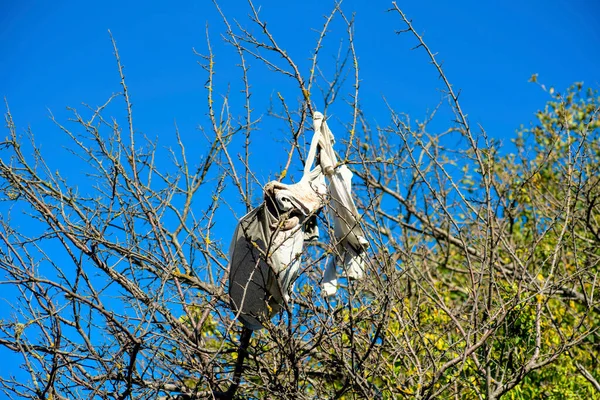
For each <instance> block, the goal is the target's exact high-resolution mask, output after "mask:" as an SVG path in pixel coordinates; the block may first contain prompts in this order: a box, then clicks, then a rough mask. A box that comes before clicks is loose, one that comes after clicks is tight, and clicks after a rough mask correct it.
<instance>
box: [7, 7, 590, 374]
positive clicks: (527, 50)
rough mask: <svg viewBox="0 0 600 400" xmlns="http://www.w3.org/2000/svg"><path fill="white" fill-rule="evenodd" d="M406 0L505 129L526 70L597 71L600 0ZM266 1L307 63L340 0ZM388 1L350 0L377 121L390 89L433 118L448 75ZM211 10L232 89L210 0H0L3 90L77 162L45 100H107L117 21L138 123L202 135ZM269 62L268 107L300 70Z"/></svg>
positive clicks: (558, 78)
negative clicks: (417, 47) (283, 71)
mask: <svg viewBox="0 0 600 400" xmlns="http://www.w3.org/2000/svg"><path fill="white" fill-rule="evenodd" d="M398 4H399V6H400V7H401V8H402V9H403V10H404V11H405V12H406V13H407V14H408V16H409V17H410V18H412V20H413V22H414V25H415V27H416V28H417V30H418V31H419V32H420V33H422V34H423V35H424V38H425V40H426V42H427V43H428V45H429V46H430V47H431V48H432V50H433V51H434V52H437V53H438V59H439V61H443V62H444V68H445V70H446V72H447V75H448V77H449V78H450V80H451V82H452V83H453V84H454V86H455V88H457V89H460V90H461V93H462V94H461V100H462V106H463V108H464V110H465V111H466V112H467V113H468V115H469V118H470V120H471V123H477V124H481V125H482V126H483V127H484V128H485V129H486V131H487V132H488V133H489V134H490V135H492V136H494V137H496V138H500V139H505V140H507V139H509V138H511V137H512V136H513V135H514V132H515V130H516V129H517V128H518V127H519V126H520V125H521V124H525V125H526V124H528V123H529V122H530V121H533V115H534V112H535V111H536V110H537V109H539V108H541V107H543V105H544V103H545V102H546V101H547V100H548V98H547V96H546V95H545V94H544V92H543V91H542V90H540V89H539V88H538V87H537V86H536V85H533V84H530V83H528V82H527V81H528V79H529V77H530V76H531V75H532V74H534V73H538V74H539V80H540V82H542V83H545V84H546V85H548V86H554V87H556V88H557V89H559V90H562V89H564V88H565V87H567V86H568V85H570V84H571V83H573V82H575V81H584V82H585V84H586V85H588V86H591V87H594V88H598V86H599V84H600V2H598V1H597V0H532V1H514V0H510V1H475V0H455V1H410V2H409V1H406V2H404V1H399V3H398ZM256 5H260V6H262V14H261V15H262V17H263V19H264V20H265V21H267V22H268V24H269V25H268V26H269V28H270V29H271V30H272V31H273V33H274V34H275V35H276V37H277V39H278V41H279V43H280V45H281V46H282V47H284V48H285V49H286V50H287V51H288V52H289V53H290V54H291V55H292V57H294V58H295V59H296V60H298V62H299V64H301V67H305V66H307V65H308V64H307V61H306V59H307V58H308V57H309V55H310V52H311V50H312V49H313V48H314V44H315V39H316V33H315V32H314V31H313V30H312V29H313V28H316V29H319V28H320V27H321V26H322V24H323V18H322V16H323V15H324V14H327V13H329V12H330V10H331V7H332V3H331V2H328V1H322V0H319V1H316V0H310V1H296V2H292V1H275V0H265V1H258V0H257V1H256ZM221 6H222V8H223V10H224V11H225V13H226V14H228V15H229V16H230V17H231V18H232V19H233V18H235V19H237V20H238V21H240V22H242V24H244V25H249V23H248V22H247V19H246V15H247V13H248V7H247V5H246V3H245V2H243V1H235V2H234V1H232V0H228V1H226V0H224V1H222V4H221ZM390 7H391V3H389V2H387V1H369V2H367V1H359V0H346V1H344V2H343V9H344V10H345V11H346V12H347V13H351V12H353V11H355V12H356V43H355V45H356V50H357V53H358V56H359V63H360V68H361V72H360V73H361V79H362V83H361V85H362V86H361V101H362V103H363V104H364V105H365V107H367V108H369V111H370V118H372V119H373V121H371V122H372V123H376V122H377V121H378V120H379V119H381V120H384V119H386V115H387V113H386V110H385V109H384V108H383V107H381V112H380V113H379V112H378V111H377V110H378V108H377V107H380V106H382V101H381V98H382V96H385V97H386V98H387V100H388V101H389V102H390V104H392V105H393V107H394V108H395V109H396V110H397V111H403V112H407V113H409V114H412V115H413V116H415V117H416V118H422V117H423V116H424V115H425V112H426V110H427V109H431V108H432V107H434V106H435V105H436V104H437V102H438V101H439V98H440V94H439V91H438V90H437V89H439V88H441V87H442V86H441V82H440V81H439V80H438V79H437V74H436V72H435V70H434V69H433V67H432V66H431V65H429V64H428V62H427V59H426V57H425V55H424V53H422V52H420V51H411V50H410V49H411V47H412V46H413V45H414V40H413V39H412V38H410V37H409V36H397V35H395V34H394V31H395V30H398V29H402V28H403V24H402V22H401V21H400V19H399V17H398V16H397V15H396V14H394V13H386V10H387V9H389V8H390ZM207 24H208V29H209V35H210V39H211V42H212V45H213V48H214V51H215V55H216V57H217V58H216V62H217V64H216V67H217V84H218V85H219V86H218V87H219V88H220V90H221V91H222V92H224V91H225V90H226V88H227V83H228V82H234V83H235V82H237V84H239V70H238V69H237V68H236V67H235V64H236V63H238V58H237V56H236V55H235V53H234V52H232V51H231V50H227V48H226V46H225V45H224V43H223V41H222V40H221V38H220V33H221V32H223V31H224V26H223V24H222V21H221V19H220V17H219V16H218V14H217V13H216V11H215V9H214V7H213V5H212V3H211V2H210V1H206V0H196V1H189V0H183V1H179V2H171V3H167V2H158V1H130V2H123V1H114V0H107V1H96V2H83V1H78V2H75V1H55V2H50V1H38V2H34V1H29V0H22V1H9V0H0V96H3V97H6V99H7V101H8V103H9V106H10V108H11V111H12V113H13V116H14V118H15V121H16V123H17V125H18V126H19V127H20V129H21V130H24V129H25V128H26V127H27V126H30V127H31V128H32V130H33V131H34V133H35V134H36V135H37V140H38V141H39V142H40V143H41V144H42V147H43V149H44V150H45V151H46V152H47V154H48V155H49V157H50V158H51V159H50V162H51V163H53V165H55V166H56V167H57V168H62V169H65V170H66V169H68V167H69V165H68V164H66V163H65V162H64V161H63V158H62V157H61V156H60V154H61V152H60V149H61V146H63V145H64V144H65V140H64V135H62V134H61V132H60V131H59V130H58V129H57V128H56V127H55V126H53V124H52V123H51V122H50V120H49V118H48V115H49V112H48V109H50V110H51V111H52V112H53V113H54V114H55V115H56V117H57V119H59V120H64V119H66V118H67V116H68V113H67V112H66V111H65V107H67V106H72V107H78V106H80V105H81V103H82V102H84V103H87V104H90V105H92V106H96V105H100V104H102V103H104V102H105V101H106V99H107V98H108V97H109V96H110V95H111V94H112V93H115V92H118V91H120V87H119V78H118V72H117V69H116V64H115V60H114V57H113V55H112V52H113V50H112V45H111V43H110V39H109V36H108V33H107V30H108V29H110V30H111V31H112V33H113V35H114V37H115V39H116V41H117V45H118V47H119V51H120V54H121V58H122V62H123V64H124V65H125V68H126V70H125V72H126V75H127V79H128V82H129V88H130V90H131V96H132V100H133V103H134V113H135V114H134V117H135V121H136V127H137V129H139V130H140V131H143V132H144V133H146V134H147V135H148V136H150V137H158V138H161V137H163V136H166V135H168V136H171V135H172V133H173V131H174V122H175V121H176V122H177V125H178V127H179V129H180V130H181V131H183V132H184V133H187V134H188V135H194V134H197V135H199V133H197V131H196V127H197V126H198V124H201V123H202V124H204V123H206V108H205V97H206V94H205V91H204V89H203V86H204V83H205V81H206V75H205V74H204V72H203V71H202V70H201V68H200V67H199V66H198V65H197V61H199V59H198V57H197V56H196V55H194V54H193V51H192V49H193V48H195V49H196V50H197V51H198V52H200V53H204V52H205V51H206V25H207ZM333 28H334V29H333V31H332V32H331V33H330V40H329V42H328V43H329V45H330V47H329V52H330V53H331V54H334V53H335V52H336V50H337V44H336V43H337V41H338V39H337V38H339V37H342V36H344V31H343V30H342V29H340V28H342V27H341V25H336V26H334V27H333ZM336 29H337V30H336ZM329 59H330V58H329ZM322 60H323V61H326V60H328V58H327V57H324V58H323V59H322ZM324 67H325V66H324ZM264 72H265V71H264V69H261V68H260V67H255V68H254V69H252V70H251V75H250V78H251V80H252V84H253V89H254V97H253V99H254V100H255V101H256V103H255V108H256V115H257V116H258V115H260V114H262V113H264V112H266V109H260V108H259V107H260V106H261V105H265V106H266V104H267V103H268V99H269V97H270V96H271V95H272V94H273V93H275V92H277V91H279V90H281V89H282V87H283V86H284V85H289V84H290V83H289V82H283V81H278V80H273V79H271V78H270V75H268V74H265V73H264ZM303 72H304V73H307V69H306V68H305V69H304V70H303ZM232 93H233V94H232V97H235V93H234V92H233V91H232ZM237 101H238V103H236V100H235V99H232V106H233V107H236V106H239V104H241V103H240V100H237ZM238 113H241V109H240V111H239V112H236V114H238ZM122 122H123V123H124V122H125V121H122ZM3 134H4V133H3ZM199 143H202V141H199ZM276 145H277V144H276V143H275V144H271V146H276ZM270 149H272V147H271V148H270ZM53 157H54V159H52V158H53ZM265 161H268V158H265V157H257V158H256V161H255V164H254V167H255V168H256V169H257V172H258V174H259V176H264V177H267V176H268V175H269V174H270V173H272V172H273V171H275V172H277V171H279V166H273V165H269V164H268V163H266V162H265ZM261 169H264V171H262V172H261ZM265 181H266V178H265ZM2 207H4V206H3V205H2V204H0V212H3V208H2ZM231 229H233V228H232V227H231ZM227 232H229V231H227ZM226 240H228V239H226ZM0 279H1V278H0ZM0 297H3V296H2V295H1V293H0ZM6 304H7V303H6V302H4V301H2V302H1V305H0V309H3V310H2V311H0V317H2V316H6V315H7V314H9V312H10V311H9V310H7V309H6V308H5V307H7V306H6ZM5 354H6V351H5V350H2V349H0V355H2V356H0V359H2V361H3V362H0V373H4V372H6V371H11V368H14V364H11V363H10V362H6V360H11V359H12V360H15V359H14V358H10V357H11V356H10V355H8V354H6V357H7V358H5V357H4V355H5Z"/></svg>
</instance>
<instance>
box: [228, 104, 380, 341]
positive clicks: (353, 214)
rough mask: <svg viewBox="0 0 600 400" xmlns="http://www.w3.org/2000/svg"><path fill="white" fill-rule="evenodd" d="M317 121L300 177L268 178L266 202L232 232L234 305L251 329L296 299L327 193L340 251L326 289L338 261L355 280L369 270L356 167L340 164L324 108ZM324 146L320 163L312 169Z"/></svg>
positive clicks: (333, 282) (331, 288) (328, 289)
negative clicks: (307, 245) (355, 194)
mask: <svg viewBox="0 0 600 400" xmlns="http://www.w3.org/2000/svg"><path fill="white" fill-rule="evenodd" d="M313 124H314V128H315V134H314V136H313V139H312V142H311V146H310V151H309V154H308V157H307V161H306V164H305V168H304V175H303V177H302V179H301V180H300V182H298V183H296V184H292V185H287V184H283V183H280V182H277V181H273V182H269V183H268V184H266V185H265V188H264V201H263V203H262V204H260V205H259V206H258V207H257V208H255V209H253V210H252V211H250V212H249V213H248V214H246V215H245V216H244V217H242V218H241V219H240V221H239V223H238V226H237V228H236V230H235V233H234V235H233V239H232V242H231V246H230V249H229V296H230V301H231V308H232V309H233V311H234V312H235V313H236V317H237V318H238V319H239V320H240V321H241V322H242V323H243V324H244V326H246V327H247V328H249V329H252V330H257V329H260V328H262V323H263V322H264V321H266V320H268V319H270V318H271V317H273V316H274V315H275V314H276V313H277V312H279V311H280V310H281V308H282V307H283V305H284V304H285V303H286V302H287V300H288V299H289V294H290V292H291V287H292V284H293V281H294V280H295V279H296V278H297V276H298V272H299V269H300V262H301V259H300V258H301V255H302V252H303V247H304V241H305V239H308V238H313V237H315V236H316V235H318V233H316V232H317V226H316V217H315V214H316V213H317V212H318V211H319V210H320V209H321V208H322V207H323V206H324V204H325V203H326V200H327V198H328V197H329V199H330V203H329V204H330V209H331V215H332V216H333V219H334V221H335V238H336V243H337V245H336V247H337V255H336V257H334V259H333V260H332V262H331V263H329V264H328V265H327V268H326V272H325V276H324V279H323V282H324V283H323V289H324V292H325V294H327V295H332V294H334V293H335V291H336V288H337V275H336V271H335V267H336V263H340V264H342V266H343V268H344V271H345V272H346V274H347V276H348V278H350V279H359V278H361V277H362V276H363V274H364V259H363V255H364V252H365V249H366V248H367V246H368V242H367V241H366V239H365V238H364V235H363V234H362V231H361V229H360V226H359V220H360V218H359V214H358V211H357V210H356V206H355V204H354V201H353V200H352V197H351V187H350V180H351V178H352V172H350V170H349V169H348V168H347V167H346V166H344V165H343V166H337V167H336V164H337V160H336V157H335V153H334V151H333V135H332V134H331V132H330V131H329V128H328V127H327V123H326V122H325V120H324V118H323V114H321V113H318V112H317V113H315V115H314V118H313ZM317 148H320V154H319V165H317V166H316V167H315V168H314V169H311V168H312V165H313V161H314V159H315V156H316V153H317ZM325 176H327V178H328V180H329V185H328V186H326V185H325V179H324V177H325Z"/></svg>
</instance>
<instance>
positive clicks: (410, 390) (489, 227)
mask: <svg viewBox="0 0 600 400" xmlns="http://www.w3.org/2000/svg"><path fill="white" fill-rule="evenodd" d="M391 12H393V13H395V14H396V15H397V18H398V21H399V25H400V24H402V28H401V29H400V30H401V31H402V33H401V34H402V35H410V36H411V37H412V38H413V39H414V40H415V41H416V44H417V46H418V48H417V49H416V50H415V51H417V52H425V54H426V55H427V56H428V58H429V61H430V63H431V65H430V68H434V69H435V70H436V72H437V73H438V74H439V76H440V78H441V80H440V82H441V84H442V85H443V91H442V94H441V100H440V105H439V107H438V108H436V109H434V110H432V111H429V112H428V114H427V118H425V119H424V120H416V119H414V118H411V117H410V116H409V115H406V114H404V113H403V112H402V110H397V109H395V108H394V107H393V105H391V104H388V110H387V111H388V120H387V121H378V122H377V123H375V121H374V120H373V119H372V118H371V117H370V116H369V114H368V113H367V112H366V110H365V108H364V107H363V105H362V101H363V98H362V97H361V96H360V75H359V67H360V63H359V57H358V55H357V52H356V49H355V48H354V45H353V43H354V42H353V35H354V30H353V20H352V17H351V16H349V15H347V14H345V13H344V11H343V10H342V9H341V8H340V7H337V6H336V7H335V8H334V9H333V10H332V12H331V14H330V15H328V16H327V18H325V20H324V25H323V26H322V29H321V31H320V33H319V35H318V37H317V42H316V44H314V46H313V52H312V57H311V59H310V64H311V67H310V68H309V69H307V70H303V69H301V68H300V67H298V64H297V63H296V61H295V60H294V59H292V57H291V56H290V55H289V54H288V53H287V52H286V51H285V49H284V48H282V47H280V45H279V44H278V42H277V40H276V37H274V35H273V34H272V33H271V32H270V30H269V28H268V25H267V23H266V22H265V21H262V20H261V17H260V14H259V12H258V9H256V8H254V6H252V5H251V15H250V20H249V21H248V22H249V23H250V24H251V25H252V29H250V28H244V26H245V25H242V24H236V23H234V21H230V20H229V19H228V18H227V16H226V15H225V14H222V17H223V21H224V26H225V27H226V28H225V29H224V31H223V35H224V38H225V40H226V41H227V42H228V43H229V44H230V45H231V48H232V49H233V50H234V51H235V52H236V53H237V54H238V56H239V65H238V71H239V76H238V77H236V79H239V78H241V82H242V84H241V89H242V90H241V92H233V91H229V89H228V87H227V86H224V87H219V86H218V85H216V84H215V80H214V76H215V73H216V71H217V70H218V64H216V63H215V58H214V54H213V53H212V52H210V43H209V46H208V49H209V53H208V54H199V55H198V57H199V58H200V60H201V64H202V67H203V69H204V73H205V76H206V85H205V89H206V97H207V102H206V104H207V109H206V114H207V117H206V121H205V123H203V124H202V127H201V133H200V134H198V135H196V136H195V137H194V138H189V137H188V138H186V137H184V136H183V135H181V134H180V133H179V132H178V131H175V132H174V133H173V135H172V137H171V138H169V139H168V140H167V141H170V143H172V144H173V145H172V146H168V147H163V146H164V145H163V144H162V143H161V140H164V139H163V138H161V139H160V140H158V139H157V140H153V139H149V138H147V137H146V136H144V134H143V133H142V132H140V131H138V130H137V129H136V119H135V118H134V115H135V114H134V106H133V105H132V101H131V99H130V91H129V89H128V86H127V80H126V79H125V74H124V70H123V64H122V62H121V57H123V58H126V57H127V55H126V54H125V55H124V54H121V55H119V52H118V49H117V44H116V42H115V41H114V40H113V45H114V50H115V58H116V62H117V69H118V72H119V74H120V83H121V89H122V90H121V92H120V93H117V94H115V95H113V96H112V97H111V98H109V99H108V100H107V101H106V103H105V104H103V105H101V106H99V107H87V108H85V109H81V110H75V109H73V110H72V117H71V119H70V120H69V121H59V120H55V123H56V127H57V132H60V134H62V135H66V137H68V138H69V143H70V146H69V148H68V152H69V154H68V156H69V157H70V160H72V161H71V162H72V164H71V165H72V168H71V169H70V170H68V171H57V170H55V169H53V167H52V165H51V164H50V163H49V162H48V161H47V154H45V153H44V151H43V148H40V146H39V143H41V142H43V140H44V138H42V137H41V136H40V134H39V133H36V132H32V131H30V130H23V129H22V127H17V126H15V124H14V122H13V118H12V116H11V112H10V109H9V108H8V105H7V106H6V134H5V138H3V139H2V140H1V141H0V193H1V196H2V202H3V209H5V210H6V212H3V213H2V216H1V217H0V243H1V245H0V271H1V273H0V274H1V275H0V276H1V277H0V280H1V282H0V283H2V287H3V290H4V291H6V292H5V293H7V294H6V295H3V297H8V298H10V300H11V306H12V307H13V317H12V318H11V319H4V320H2V321H0V346H2V347H4V348H6V349H8V350H10V351H13V352H15V353H18V354H19V355H20V356H21V364H20V365H19V368H20V369H21V370H22V371H25V372H26V374H27V375H26V377H27V378H26V379H22V378H21V377H22V375H21V377H17V376H16V375H7V376H1V377H0V389H1V390H3V391H4V393H5V394H7V395H8V396H12V397H14V398H37V399H39V398H43V399H63V398H64V399H70V398H92V397H93V398H96V397H97V398H107V399H109V398H110V399H112V398H120V399H125V398H148V399H150V398H152V399H153V398H165V399H194V398H281V399H289V398H298V399H314V398H332V399H333V398H343V399H359V398H381V399H392V398H436V397H441V398H450V397H455V398H458V397H460V398H469V399H470V398H473V399H476V398H488V399H496V398H500V397H503V398H508V399H529V398H543V397H552V398H565V399H567V398H568V399H578V398H600V394H599V393H600V383H599V380H600V360H599V358H598V357H599V354H600V348H599V346H600V337H599V335H598V329H599V328H600V303H599V300H598V293H597V285H598V284H599V283H598V275H599V272H600V271H599V264H600V170H599V169H600V138H599V134H600V119H599V115H598V113H599V110H600V96H599V94H598V92H597V91H595V90H593V89H591V88H587V87H585V86H584V85H583V84H582V83H575V84H574V85H573V86H571V87H569V88H565V89H564V90H563V89H561V90H558V89H554V88H551V87H546V86H544V85H542V84H540V83H538V82H537V79H538V78H537V76H535V75H534V76H532V79H531V80H532V85H538V86H539V89H538V90H543V91H545V92H546V93H547V96H548V102H547V104H545V105H540V106H541V107H542V108H541V109H540V110H539V111H538V112H537V114H536V116H535V117H536V121H535V122H534V123H533V124H531V125H528V126H523V127H521V128H520V129H519V131H518V133H517V134H516V135H515V136H514V138H513V139H512V140H511V141H510V143H502V142H501V141H500V140H498V139H497V138H493V137H489V136H488V135H487V134H486V131H485V127H474V126H471V124H470V123H469V119H468V118H467V110H463V109H462V108H461V105H460V99H459V95H458V93H457V92H456V91H455V89H454V88H453V86H452V85H451V83H450V81H449V78H447V77H446V75H445V73H444V71H443V68H442V66H441V65H440V63H439V62H438V61H437V60H436V57H435V54H434V53H433V52H432V51H431V50H430V48H429V47H428V46H427V44H426V43H425V41H424V40H423V38H422V37H421V36H420V35H419V34H418V32H417V31H416V30H415V29H414V28H413V26H412V22H411V21H410V20H409V19H408V18H407V17H406V16H405V14H404V13H403V12H402V10H401V9H400V8H399V7H398V6H397V5H396V4H395V3H393V4H392V10H391ZM334 19H336V20H340V21H342V22H343V24H344V26H345V27H346V31H345V36H344V38H343V40H342V45H341V50H340V52H339V54H340V56H339V59H338V60H337V63H336V65H335V68H334V69H333V70H331V71H329V72H323V71H322V70H321V69H320V68H319V66H320V63H321V59H320V58H319V52H320V50H321V48H322V44H323V40H324V38H325V36H326V35H328V34H332V33H329V30H328V27H329V24H330V23H331V21H332V20H334ZM337 33H339V32H337ZM251 65H262V66H266V67H267V68H268V70H269V71H270V72H269V73H270V74H272V75H273V76H274V77H277V79H280V78H285V79H289V80H292V81H293V82H295V87H294V88H293V90H292V89H290V90H289V91H286V92H278V93H276V95H274V97H273V99H272V103H271V105H270V107H269V108H268V109H266V110H254V109H253V103H252V82H251V79H250V77H249V75H248V70H249V68H250V66H251ZM233 97H235V100H232V103H235V104H240V107H238V108H236V109H234V108H233V107H230V98H233ZM123 110H125V112H123ZM331 110H335V114H336V117H335V118H332V119H331V120H330V126H331V127H332V130H334V132H335V133H336V137H337V138H338V142H337V144H336V149H337V151H338V158H339V162H340V164H343V165H346V166H348V167H349V168H350V169H351V170H352V171H353V172H354V181H353V185H354V186H353V193H354V196H355V201H356V203H357V206H358V209H359V212H360V214H361V216H362V219H361V227H362V229H363V231H364V233H365V237H366V238H367V239H368V241H369V244H370V249H369V250H368V260H367V263H366V264H367V271H366V276H365V277H364V278H363V279H361V280H356V281H353V280H347V279H343V278H342V279H340V282H341V284H340V288H339V291H338V293H337V294H336V295H335V296H334V297H326V296H324V295H323V293H322V291H321V289H320V284H321V282H322V280H323V270H324V268H325V265H326V263H327V262H328V259H329V258H330V257H332V256H334V255H335V254H336V252H337V251H338V250H337V249H336V243H335V242H336V241H335V237H334V234H333V222H332V220H331V216H330V215H328V214H326V213H322V214H319V215H318V224H319V227H320V231H321V237H320V239H319V240H317V241H315V242H314V243H311V244H309V245H308V246H306V247H305V251H304V254H303V255H302V257H303V260H302V266H301V272H302V273H301V275H300V277H299V278H298V279H297V280H296V282H295V290H294V292H293V294H292V298H291V300H290V301H289V302H288V304H287V305H286V307H284V309H283V310H282V311H281V312H280V313H278V315H277V316H276V317H275V318H274V319H273V320H272V321H271V322H270V323H269V324H267V325H266V326H265V328H264V329H262V330H258V331H256V332H255V333H254V335H252V337H248V336H245V337H244V336H243V330H242V326H241V324H240V323H239V322H238V321H237V320H236V319H235V315H234V314H233V313H232V312H231V310H230V308H229V300H228V297H227V290H226V281H227V263H228V251H229V239H230V238H229V237H219V236H218V234H217V233H215V232H219V230H218V227H219V225H220V224H229V225H234V224H235V221H236V220H237V219H238V218H240V217H241V216H242V215H244V214H246V212H248V211H249V210H251V209H252V208H253V207H254V206H256V205H257V204H258V203H260V202H261V201H262V186H263V185H264V184H265V183H266V181H264V180H262V178H261V177H260V176H259V175H258V174H257V173H256V171H254V170H253V169H252V168H251V159H252V158H253V157H265V156H267V157H270V156H271V155H269V154H266V155H265V154H261V152H260V149H261V141H263V140H266V139H265V138H264V137H263V138H261V137H259V136H258V134H257V131H258V128H259V127H260V126H261V124H264V123H265V121H266V120H267V119H268V120H269V121H270V123H271V124H275V125H276V126H277V128H278V129H279V130H280V131H281V132H283V134H282V135H280V138H283V140H281V141H280V142H279V143H278V145H279V146H281V154H283V158H282V159H281V169H280V171H278V172H277V175H276V176H275V177H274V179H276V180H280V181H287V182H289V181H292V182H293V181H294V179H297V177H298V176H300V174H299V172H298V171H300V170H302V166H303V163H304V161H305V160H306V155H307V154H306V153H307V151H308V145H307V144H308V142H309V141H310V136H311V133H312V131H311V129H312V128H311V126H312V125H311V123H312V116H313V115H314V113H315V112H317V111H320V112H323V113H324V114H325V116H326V117H327V116H329V115H330V111H331ZM447 115H450V118H445V116H447ZM198 141H201V142H202V144H201V145H198ZM273 157H276V156H273ZM74 176H77V177H78V178H79V179H75V178H74ZM74 181H76V182H77V183H73V182H74ZM340 272H341V271H340ZM244 340H245V341H246V346H240V342H243V341H244Z"/></svg>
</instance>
